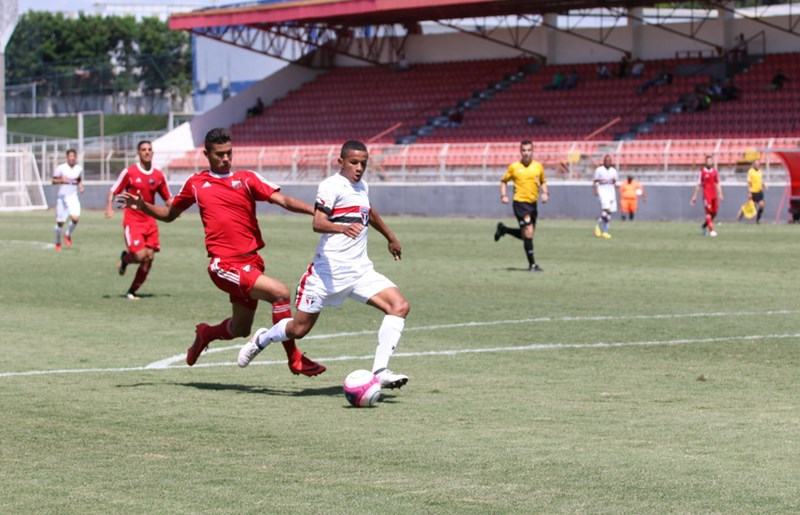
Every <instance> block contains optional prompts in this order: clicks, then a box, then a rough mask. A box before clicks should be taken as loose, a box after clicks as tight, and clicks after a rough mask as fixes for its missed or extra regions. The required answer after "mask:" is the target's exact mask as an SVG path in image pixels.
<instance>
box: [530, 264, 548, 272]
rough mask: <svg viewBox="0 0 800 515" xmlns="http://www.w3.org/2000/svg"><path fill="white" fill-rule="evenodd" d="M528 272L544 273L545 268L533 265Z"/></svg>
mask: <svg viewBox="0 0 800 515" xmlns="http://www.w3.org/2000/svg"><path fill="white" fill-rule="evenodd" d="M528 270H529V271H531V272H544V268H542V267H540V266H539V265H537V264H536V263H534V264H532V265H531V267H530V268H529V269H528Z"/></svg>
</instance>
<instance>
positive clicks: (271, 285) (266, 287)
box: [239, 275, 326, 377]
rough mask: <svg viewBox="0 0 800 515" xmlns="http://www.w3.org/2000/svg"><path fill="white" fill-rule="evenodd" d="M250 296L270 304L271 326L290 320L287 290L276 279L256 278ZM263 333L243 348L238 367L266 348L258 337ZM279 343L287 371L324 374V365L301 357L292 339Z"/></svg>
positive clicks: (260, 332) (267, 277) (259, 332)
mask: <svg viewBox="0 0 800 515" xmlns="http://www.w3.org/2000/svg"><path fill="white" fill-rule="evenodd" d="M250 296H251V297H252V298H254V299H259V300H266V301H267V302H270V303H272V323H273V325H276V324H279V323H281V321H283V320H291V319H292V311H291V307H290V302H289V289H288V288H287V287H286V285H285V284H283V283H282V282H280V281H278V280H277V279H273V278H272V277H269V276H267V275H262V276H261V277H259V278H258V280H257V281H256V284H255V285H254V286H253V289H252V290H251V292H250ZM264 332H266V331H264V330H259V331H257V332H256V334H254V335H253V337H252V338H251V339H250V341H248V342H247V344H246V345H245V347H243V348H242V352H241V353H240V356H242V358H241V359H240V360H239V365H240V366H247V365H248V364H249V363H250V361H252V359H253V358H254V357H255V356H256V355H257V354H258V353H260V352H261V351H262V350H263V349H264V348H265V347H266V345H262V344H261V342H260V340H259V337H260V336H261V335H262V334H264ZM248 334H249V331H248ZM281 342H282V343H283V348H284V350H285V351H286V357H287V359H288V365H289V370H290V371H291V372H292V373H293V374H295V375H299V374H302V375H305V376H309V377H311V376H316V375H319V374H321V373H323V372H325V370H326V368H325V366H324V365H321V364H319V363H317V362H316V361H313V360H311V359H309V358H307V357H306V356H305V355H303V353H302V352H301V351H300V349H299V348H298V347H297V344H296V343H295V339H294V338H292V337H289V336H286V337H285V338H284V339H283V340H281ZM267 345H268V343H267Z"/></svg>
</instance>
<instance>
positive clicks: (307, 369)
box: [289, 354, 327, 377]
mask: <svg viewBox="0 0 800 515" xmlns="http://www.w3.org/2000/svg"><path fill="white" fill-rule="evenodd" d="M289 370H291V371H292V374H294V375H300V374H303V375H304V376H308V377H313V376H318V375H320V374H321V373H323V372H325V370H327V369H326V368H325V366H324V365H321V364H319V363H317V362H316V361H314V360H311V359H309V358H307V357H305V355H304V354H301V355H300V358H299V359H296V360H295V361H290V362H289Z"/></svg>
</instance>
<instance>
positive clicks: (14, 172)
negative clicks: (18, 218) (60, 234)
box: [0, 152, 47, 211]
mask: <svg viewBox="0 0 800 515" xmlns="http://www.w3.org/2000/svg"><path fill="white" fill-rule="evenodd" d="M33 209H47V199H46V198H45V196H44V187H43V186H42V178H41V176H40V175H39V167H38V166H36V160H35V159H34V158H33V154H31V153H30V152H2V153H0V211H29V210H33Z"/></svg>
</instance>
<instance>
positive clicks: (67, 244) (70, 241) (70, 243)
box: [64, 234, 72, 248]
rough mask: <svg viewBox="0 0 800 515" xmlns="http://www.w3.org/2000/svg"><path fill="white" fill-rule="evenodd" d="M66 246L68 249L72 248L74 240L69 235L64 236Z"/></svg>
mask: <svg viewBox="0 0 800 515" xmlns="http://www.w3.org/2000/svg"><path fill="white" fill-rule="evenodd" d="M64 245H66V246H67V248H70V247H71V246H72V238H70V237H69V235H68V234H65V235H64Z"/></svg>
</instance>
